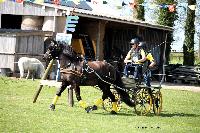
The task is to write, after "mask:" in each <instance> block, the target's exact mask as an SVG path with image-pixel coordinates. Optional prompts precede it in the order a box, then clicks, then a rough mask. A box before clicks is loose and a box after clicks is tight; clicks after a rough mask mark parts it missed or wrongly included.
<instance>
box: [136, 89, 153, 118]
mask: <svg viewBox="0 0 200 133" xmlns="http://www.w3.org/2000/svg"><path fill="white" fill-rule="evenodd" d="M134 99H135V100H134V101H135V107H134V109H135V112H136V114H137V115H146V114H148V113H149V112H150V110H151V107H152V97H151V95H150V94H149V92H148V91H147V90H146V89H141V90H140V91H139V92H137V94H136V95H135V98H134Z"/></svg>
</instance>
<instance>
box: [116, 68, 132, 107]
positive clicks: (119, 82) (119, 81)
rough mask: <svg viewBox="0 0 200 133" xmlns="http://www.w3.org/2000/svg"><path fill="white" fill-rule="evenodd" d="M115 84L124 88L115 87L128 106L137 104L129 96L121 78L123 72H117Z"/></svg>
mask: <svg viewBox="0 0 200 133" xmlns="http://www.w3.org/2000/svg"><path fill="white" fill-rule="evenodd" d="M115 84H116V85H117V86H118V87H120V88H123V89H120V88H117V87H116V88H115V89H116V91H117V92H118V93H119V95H120V97H121V100H122V101H123V102H124V103H125V104H127V105H128V106H130V107H134V106H135V103H134V101H133V100H132V99H131V97H130V96H129V94H128V92H126V91H125V90H124V89H125V87H124V83H123V82H122V79H121V74H120V72H117V73H116V80H115Z"/></svg>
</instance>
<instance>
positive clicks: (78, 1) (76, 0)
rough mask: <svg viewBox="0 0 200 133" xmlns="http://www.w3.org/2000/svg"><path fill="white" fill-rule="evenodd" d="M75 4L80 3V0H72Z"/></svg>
mask: <svg viewBox="0 0 200 133" xmlns="http://www.w3.org/2000/svg"><path fill="white" fill-rule="evenodd" d="M72 1H73V2H74V3H75V4H76V5H78V4H79V3H80V0H72Z"/></svg>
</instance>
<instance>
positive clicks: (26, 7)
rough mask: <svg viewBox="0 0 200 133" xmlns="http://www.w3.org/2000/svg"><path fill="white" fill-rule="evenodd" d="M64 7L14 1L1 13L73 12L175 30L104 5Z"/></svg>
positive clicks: (2, 5) (68, 4) (42, 13)
mask: <svg viewBox="0 0 200 133" xmlns="http://www.w3.org/2000/svg"><path fill="white" fill-rule="evenodd" d="M62 5H65V6H61V5H55V4H51V3H41V4H36V3H30V2H24V3H23V4H19V3H16V2H13V1H6V2H4V3H2V4H0V11H2V14H16V15H37V16H63V15H69V14H70V12H72V11H73V13H74V15H78V16H81V17H87V18H93V19H100V20H107V21H112V22H118V23H124V24H130V25H138V26H143V27H150V28H154V29H160V30H165V31H173V28H172V27H169V26H163V25H158V24H152V23H148V22H145V21H141V20H137V19H133V18H132V17H130V16H129V17H126V16H120V15H119V13H117V11H116V10H114V9H112V8H111V7H109V6H108V5H106V4H105V5H104V4H102V5H101V6H99V5H95V4H91V2H85V1H82V2H81V3H80V4H79V5H77V6H75V5H74V3H73V2H72V1H71V2H70V3H64V4H62Z"/></svg>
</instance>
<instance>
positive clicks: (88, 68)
mask: <svg viewBox="0 0 200 133" xmlns="http://www.w3.org/2000/svg"><path fill="white" fill-rule="evenodd" d="M85 65H86V66H87V68H83V70H86V72H88V73H94V74H95V75H96V76H97V77H98V78H99V79H100V80H101V81H103V82H104V83H107V84H109V85H112V86H113V87H116V88H118V89H121V90H123V91H125V92H131V91H129V90H127V89H125V88H122V87H119V86H117V85H115V84H112V83H110V82H108V81H106V80H104V79H103V78H102V77H101V76H100V75H99V74H98V73H97V72H96V71H95V70H94V69H92V68H91V67H90V66H89V65H88V64H87V63H85ZM89 70H91V71H89Z"/></svg>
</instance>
